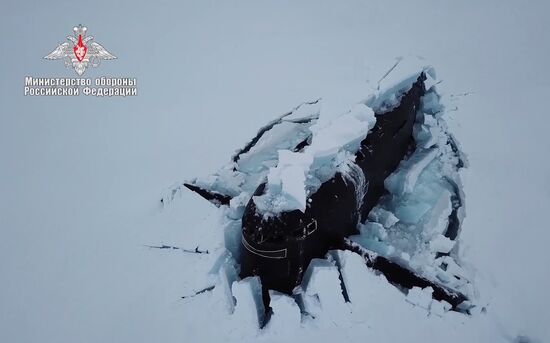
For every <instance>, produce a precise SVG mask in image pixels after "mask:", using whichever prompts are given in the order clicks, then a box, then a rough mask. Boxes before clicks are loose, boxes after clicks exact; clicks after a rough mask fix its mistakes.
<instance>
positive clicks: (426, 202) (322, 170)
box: [161, 60, 474, 312]
mask: <svg viewBox="0 0 550 343" xmlns="http://www.w3.org/2000/svg"><path fill="white" fill-rule="evenodd" d="M436 84H437V81H436V76H435V72H434V69H433V68H432V67H429V66H424V65H423V64H419V62H418V61H416V60H414V61H413V62H410V61H407V60H400V61H399V62H398V63H396V65H395V66H394V67H393V68H392V69H391V70H390V72H388V73H387V74H386V75H385V76H384V77H383V78H382V80H381V81H380V82H379V85H378V89H377V90H376V91H375V94H373V95H371V96H370V97H368V98H367V99H366V100H364V101H362V102H360V103H358V104H356V105H355V106H354V107H353V108H352V109H351V110H350V111H348V112H346V113H343V114H341V115H339V116H333V117H330V118H323V116H320V106H321V100H317V101H313V102H308V103H303V104H302V105H300V106H298V107H296V108H295V109H294V110H293V111H291V112H289V113H287V114H285V115H283V116H281V117H279V118H277V119H276V120H274V121H272V122H271V123H269V124H268V125H266V126H265V127H263V128H261V129H260V130H259V132H258V134H257V135H256V136H255V137H254V138H253V139H252V140H251V141H250V142H249V143H248V144H247V145H246V146H244V147H243V148H242V149H241V150H239V151H237V152H236V154H235V155H234V156H233V158H232V160H231V162H230V163H229V164H227V165H225V166H224V167H222V168H221V169H220V170H218V171H217V172H216V173H215V174H213V175H210V176H208V177H206V178H197V179H194V180H191V181H189V182H186V183H184V184H183V185H184V186H185V187H187V188H188V189H190V190H192V191H194V192H196V193H198V194H199V195H201V196H202V197H204V198H205V199H207V200H209V201H210V202H212V203H214V204H215V205H216V206H218V207H220V206H221V207H227V208H229V209H230V210H231V211H230V213H231V214H230V216H231V217H232V219H233V220H238V221H240V223H241V224H240V225H241V227H240V230H239V231H240V232H239V236H240V237H239V244H240V247H238V249H236V250H235V249H233V250H234V251H236V252H235V253H236V254H238V256H235V258H236V259H237V261H238V263H239V264H240V276H241V277H242V278H244V277H247V276H251V275H257V276H259V277H260V279H261V283H262V287H263V297H264V303H266V304H268V303H269V295H268V290H270V289H272V290H277V291H280V292H284V293H287V294H292V293H293V292H296V289H297V287H299V286H300V283H301V281H302V278H303V276H304V273H305V272H306V270H307V268H308V265H309V264H310V262H311V261H312V259H314V258H324V257H325V256H327V253H328V252H329V250H332V249H339V250H351V251H353V252H356V253H358V254H360V255H361V256H362V257H363V258H364V260H365V263H366V264H367V266H368V267H369V268H372V269H374V270H375V271H376V272H377V273H382V274H383V275H384V276H385V277H386V279H387V280H388V281H389V282H390V283H392V284H393V285H395V286H397V287H398V288H399V289H402V290H408V289H412V288H413V287H419V288H426V287H431V289H432V291H433V293H432V297H433V298H434V299H436V300H439V301H442V302H445V303H446V304H448V306H449V309H452V310H457V311H462V312H467V311H468V309H469V308H470V307H471V306H472V304H471V298H472V297H473V295H474V290H473V287H472V284H471V282H470V281H469V276H468V273H467V271H466V270H464V268H463V267H462V266H461V263H460V259H459V257H458V246H459V244H458V237H459V234H460V229H461V221H462V219H463V217H464V194H463V193H462V190H461V188H462V187H461V182H460V176H459V170H460V169H461V168H463V167H465V164H466V159H465V157H464V155H463V154H462V152H461V151H460V149H459V146H458V144H457V142H456V140H455V139H454V137H453V136H452V134H450V133H449V131H448V128H447V126H446V123H445V121H444V119H443V118H442V115H443V114H444V107H443V106H442V105H441V104H440V95H439V94H438V93H437V91H436V87H435V86H436ZM174 194H175V191H174V192H172V193H171V197H173V196H174ZM169 200H170V199H169V198H163V199H162V200H161V201H163V202H167V201H169ZM365 287H368V285H365Z"/></svg>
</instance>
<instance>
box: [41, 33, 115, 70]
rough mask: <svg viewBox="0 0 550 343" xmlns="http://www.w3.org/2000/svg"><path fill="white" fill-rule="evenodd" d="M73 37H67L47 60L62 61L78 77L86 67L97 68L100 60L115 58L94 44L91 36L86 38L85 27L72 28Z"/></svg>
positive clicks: (46, 57)
mask: <svg viewBox="0 0 550 343" xmlns="http://www.w3.org/2000/svg"><path fill="white" fill-rule="evenodd" d="M73 31H74V36H67V42H65V43H61V44H59V45H58V46H57V47H56V48H55V50H54V51H52V52H51V53H50V54H49V55H47V56H44V58H45V59H48V60H59V59H63V61H64V63H65V67H67V68H71V67H72V68H74V71H76V73H77V74H78V75H82V74H84V72H85V71H86V68H87V67H88V66H92V67H94V68H95V67H97V66H98V65H99V64H100V63H101V60H113V59H116V56H114V55H113V54H111V53H110V52H108V51H107V50H106V49H105V48H104V47H103V46H102V45H101V44H99V43H97V42H94V37H93V36H86V31H87V28H86V26H82V25H78V26H75V27H74V28H73Z"/></svg>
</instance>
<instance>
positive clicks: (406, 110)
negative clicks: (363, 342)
mask: <svg viewBox="0 0 550 343" xmlns="http://www.w3.org/2000/svg"><path fill="white" fill-rule="evenodd" d="M425 79H426V77H425V75H424V73H422V74H421V75H420V76H419V78H418V80H417V81H416V82H415V83H414V84H413V86H412V87H411V89H410V90H409V91H408V92H407V93H406V94H404V95H403V96H402V98H401V102H400V105H399V106H398V107H396V108H395V109H393V110H392V111H390V112H386V113H383V114H376V125H375V127H374V128H373V129H372V130H371V131H370V132H369V134H368V135H367V137H366V138H365V139H364V140H363V141H362V142H361V147H360V149H359V151H358V152H357V154H356V161H355V162H356V164H357V165H358V166H359V167H360V169H361V171H362V172H363V174H364V176H365V179H366V181H367V182H368V187H367V191H366V192H365V193H364V196H363V198H362V199H357V195H356V194H361V193H360V192H359V193H357V192H356V189H355V184H354V183H353V182H349V180H346V178H345V176H344V175H342V174H340V173H337V174H336V175H335V176H334V177H333V178H332V179H330V180H329V181H327V182H325V183H323V184H322V185H321V187H320V188H319V190H318V191H317V192H316V193H315V194H313V195H312V196H311V202H310V203H308V206H307V208H306V210H305V212H301V211H299V210H295V211H290V212H284V213H282V214H280V215H279V216H278V217H271V218H269V219H263V218H262V215H261V214H258V213H257V211H256V207H255V204H254V201H253V200H250V201H249V203H248V205H247V206H246V209H245V212H244V215H243V219H242V226H243V230H242V231H243V237H242V249H241V256H240V259H239V260H240V263H241V277H247V276H251V275H258V276H260V278H261V280H262V285H263V287H264V291H266V290H267V289H274V290H278V291H281V292H285V293H291V292H292V290H293V289H294V288H295V287H296V286H297V285H299V284H300V282H301V280H302V275H303V272H305V270H306V269H307V267H308V265H309V262H310V261H311V260H312V259H313V258H322V257H324V256H325V255H326V253H327V252H328V250H329V249H332V248H342V247H343V242H344V239H345V237H348V236H350V235H352V234H356V233H357V224H358V223H359V222H360V221H362V220H364V219H365V218H366V216H367V215H368V213H369V212H370V210H371V209H372V208H373V207H374V206H375V205H376V204H377V202H378V200H379V198H380V197H381V196H382V195H383V194H384V193H385V192H386V190H385V188H384V180H385V179H386V177H387V176H388V175H390V174H391V173H392V172H393V171H394V170H395V168H396V167H397V166H398V165H399V163H400V162H401V160H403V159H404V158H405V157H406V156H407V154H408V153H410V152H411V151H413V150H414V147H415V142H414V139H413V134H412V132H413V125H414V122H415V119H416V114H417V110H418V109H419V108H420V99H421V97H422V96H423V95H424V94H425V92H426V90H425V86H424V80H425ZM264 187H265V184H263V185H261V186H260V187H258V189H257V190H256V193H255V195H261V194H262V193H263V192H264ZM357 204H362V205H361V207H360V209H359V211H358V210H357V207H358V205H357ZM366 287H368V286H367V285H366ZM264 294H267V292H264Z"/></svg>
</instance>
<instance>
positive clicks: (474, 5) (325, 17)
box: [0, 0, 550, 342]
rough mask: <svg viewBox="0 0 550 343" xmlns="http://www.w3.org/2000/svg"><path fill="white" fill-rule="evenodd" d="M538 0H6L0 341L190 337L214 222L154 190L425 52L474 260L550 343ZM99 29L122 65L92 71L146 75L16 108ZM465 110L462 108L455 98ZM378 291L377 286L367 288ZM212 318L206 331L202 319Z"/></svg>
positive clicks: (0, 109) (545, 123) (513, 315)
mask: <svg viewBox="0 0 550 343" xmlns="http://www.w3.org/2000/svg"><path fill="white" fill-rule="evenodd" d="M548 13H550V5H549V3H548V2H546V1H458V2H456V1H455V2H446V1H345V2H344V1H340V2H335V1H294V2H292V1H224V2H222V1H219V2H218V1H194V2H189V1H185V2H183V1H182V2H180V1H148V2H136V1H81V2H75V1H66V2H61V1H40V2H39V1H5V0H4V1H2V2H1V3H0V43H1V48H0V234H1V235H0V341H2V342H129V341H132V342H159V341H162V340H163V339H170V340H176V341H187V340H188V339H189V337H190V336H189V332H193V333H194V334H193V337H195V338H196V337H199V336H197V334H196V332H197V331H198V330H200V327H199V328H198V327H190V325H189V324H188V321H186V318H189V317H192V316H193V312H194V311H195V310H191V309H190V307H188V306H187V307H186V305H185V304H182V302H181V301H180V300H179V299H178V298H179V296H181V295H183V294H184V293H185V292H186V291H188V290H189V289H190V288H192V287H191V286H189V285H190V284H192V283H193V278H194V273H195V272H196V268H194V267H193V265H194V264H196V261H195V260H193V259H192V258H189V257H185V256H183V257H182V256H181V255H177V256H176V255H173V254H172V255H171V254H167V253H160V252H158V251H152V250H149V249H146V248H144V247H143V244H157V243H167V244H174V245H180V246H189V247H194V246H195V245H196V244H201V243H202V242H208V239H207V238H208V236H209V235H211V233H207V232H204V230H202V229H200V227H199V225H200V223H202V221H203V219H204V218H205V217H208V216H211V215H213V210H212V209H211V207H210V206H209V205H208V204H207V203H206V202H204V201H202V200H201V199H199V198H197V197H195V196H193V195H191V194H186V195H184V196H183V198H182V199H181V201H180V202H179V203H178V204H177V205H175V206H174V207H173V208H171V209H169V210H168V211H165V212H161V211H160V210H159V209H158V206H157V205H158V204H157V201H158V200H159V196H160V194H161V192H162V191H163V190H164V189H165V188H166V187H167V186H169V185H171V184H172V183H174V182H176V181H180V180H183V179H185V178H190V177H193V176H197V175H202V174H205V173H208V172H211V171H213V170H214V169H215V168H216V167H218V166H220V165H222V164H223V163H225V162H226V161H227V160H228V158H229V156H230V155H231V153H232V152H233V151H234V150H235V149H237V148H239V147H240V146H242V144H243V143H244V142H246V141H247V139H249V138H250V137H252V136H253V134H254V133H255V132H256V130H257V128H258V127H260V126H261V125H263V124H265V123H266V122H267V121H269V120H270V119H272V118H273V117H275V116H277V115H280V114H282V113H284V112H286V111H287V110H289V109H291V108H292V107H294V106H296V105H297V104H299V103H301V102H303V101H307V100H312V99H317V98H319V97H323V98H324V99H325V102H324V107H323V111H328V112H331V111H339V110H343V109H346V107H350V105H351V104H353V103H355V102H357V101H359V100H361V98H363V97H364V96H365V95H367V93H366V92H367V89H368V87H369V82H370V85H372V84H373V83H376V81H377V80H378V77H379V76H380V75H382V74H383V73H384V72H385V71H386V69H387V68H388V67H389V66H391V65H392V64H393V62H394V59H395V57H398V56H402V55H420V56H423V57H425V58H427V59H428V60H429V61H430V63H431V64H432V65H433V66H434V67H435V68H436V70H437V72H438V76H439V77H440V79H442V80H443V83H442V84H441V87H442V89H443V91H444V92H445V93H446V95H447V96H448V95H450V94H459V93H464V92H469V93H470V95H468V96H463V97H459V98H458V100H457V101H455V102H454V103H453V105H456V106H457V107H458V110H457V111H453V112H451V113H450V116H449V117H448V119H447V120H448V122H449V124H450V126H451V127H452V128H453V130H454V132H455V133H456V135H457V137H458V139H459V140H460V142H461V143H462V146H463V149H464V150H465V152H466V153H467V154H468V156H469V158H470V164H471V167H470V169H469V172H468V177H467V179H466V180H465V181H466V201H467V219H466V222H465V223H464V227H463V230H464V231H463V239H464V244H463V247H464V255H465V256H466V257H467V259H468V262H469V263H471V264H472V265H474V266H475V267H476V268H477V269H478V278H479V280H478V283H477V284H478V288H479V292H480V294H481V295H482V296H483V297H484V301H485V302H487V303H488V304H489V307H488V309H489V311H490V312H492V313H496V314H498V318H499V319H498V322H499V323H500V324H499V325H501V326H502V329H499V330H500V331H499V330H497V331H495V336H494V341H495V342H500V341H505V340H506V339H507V338H506V337H507V336H506V335H507V334H510V335H518V334H525V335H529V336H530V337H532V338H533V339H535V340H539V341H541V342H543V341H545V340H546V341H548V340H550V333H549V331H550V330H549V329H548V326H547V323H548V322H550V317H549V315H548V308H550V299H549V296H548V289H549V287H550V275H549V271H548V270H549V269H548V265H549V262H550V258H549V256H548V252H547V247H548V244H549V241H550V234H549V233H548V232H549V231H548V230H549V229H550V227H549V226H548V219H547V218H548V213H549V210H550V179H549V178H548V177H549V176H550V162H549V161H548V149H549V148H550V144H549V143H548V138H547V137H548V132H549V130H550V120H549V119H548V115H549V114H550V113H549V112H548V106H547V101H548V95H549V94H550V69H549V68H548V60H550V41H549V38H548V34H549V32H550V24H549V23H550V21H549V20H548V18H547V16H548ZM80 23H82V24H84V25H86V26H87V27H88V34H90V35H93V36H95V37H96V40H97V41H98V42H99V43H101V44H102V45H103V46H104V47H105V48H107V49H108V50H109V51H110V52H112V53H113V54H115V55H116V56H117V57H118V59H117V60H115V61H105V62H104V63H102V65H101V66H100V67H99V68H97V69H89V70H87V71H86V74H85V76H87V77H99V76H121V77H126V76H128V77H136V78H137V80H138V87H139V95H138V96H137V97H127V98H96V97H85V96H79V97H75V98H67V97H24V96H23V86H24V78H25V76H35V77H39V76H44V77H63V76H70V77H72V76H76V74H75V73H74V71H71V70H67V69H65V68H64V66H63V63H62V62H61V61H47V60H44V59H42V57H43V56H45V55H46V54H48V53H49V52H50V51H51V50H53V49H54V48H55V46H56V45H57V44H59V43H61V42H63V41H64V37H65V36H66V35H69V34H71V33H72V27H73V26H75V25H77V24H80ZM450 108H453V106H450ZM365 287H368V285H365ZM204 325H206V324H204Z"/></svg>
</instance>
